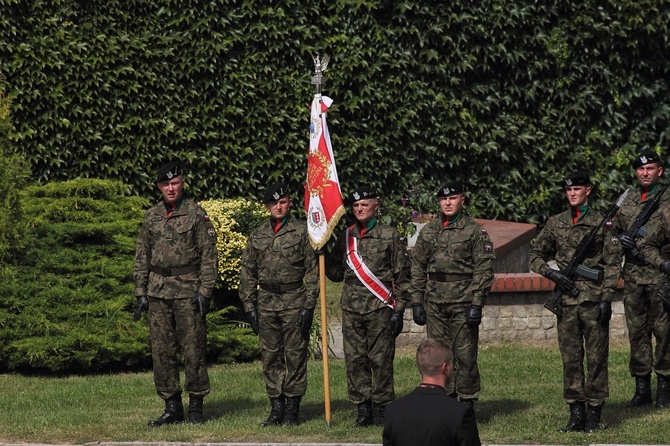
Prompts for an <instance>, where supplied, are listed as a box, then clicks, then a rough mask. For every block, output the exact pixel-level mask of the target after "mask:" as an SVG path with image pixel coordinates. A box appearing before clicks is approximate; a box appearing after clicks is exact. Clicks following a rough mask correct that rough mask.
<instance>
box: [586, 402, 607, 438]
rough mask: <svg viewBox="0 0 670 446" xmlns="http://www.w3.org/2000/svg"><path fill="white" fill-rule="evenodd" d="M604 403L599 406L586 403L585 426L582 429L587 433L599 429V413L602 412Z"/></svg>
mask: <svg viewBox="0 0 670 446" xmlns="http://www.w3.org/2000/svg"><path fill="white" fill-rule="evenodd" d="M603 406H604V404H601V405H600V406H591V405H590V404H587V405H586V426H585V428H584V430H585V431H586V432H587V433H589V434H590V433H591V432H595V431H597V430H598V429H600V414H601V413H602V410H603Z"/></svg>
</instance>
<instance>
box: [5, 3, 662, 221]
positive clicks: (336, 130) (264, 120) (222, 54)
mask: <svg viewBox="0 0 670 446" xmlns="http://www.w3.org/2000/svg"><path fill="white" fill-rule="evenodd" d="M668 23H670V1H668V0H659V1H651V0H650V1H628V0H611V1H596V0H580V1H561V2H535V1H530V0H509V1H505V0H484V1H479V2H470V1H458V0H455V1H449V2H444V1H442V0H404V1H397V0H382V1H366V0H339V1H325V0H315V1H303V0H282V1H271V0H270V1H260V0H257V1H252V0H237V1H227V0H211V1H204V0H200V1H198V0H194V1H189V2H182V1H176V0H104V1H103V0H87V1H83V0H78V1H75V0H0V36H2V37H0V70H2V71H3V72H4V73H5V75H6V78H7V92H8V95H9V96H10V97H11V98H12V101H13V124H14V128H13V130H12V131H11V141H12V143H13V145H14V147H15V148H17V149H19V150H21V151H23V152H24V153H25V155H26V158H27V159H28V161H29V162H30V164H31V166H32V170H33V173H34V176H35V179H36V180H38V181H40V182H47V181H52V180H64V179H71V178H75V177H93V178H111V179H116V180H121V181H123V182H124V183H127V184H129V185H130V186H131V187H132V188H133V189H134V190H135V192H136V193H139V194H142V195H145V196H149V195H153V194H154V193H153V191H152V184H151V181H152V180H153V173H154V171H155V170H156V168H157V167H158V166H159V165H160V164H162V163H163V162H165V161H167V160H168V159H171V158H180V159H182V160H184V161H185V163H186V164H187V168H188V169H189V171H190V172H189V176H190V181H189V182H190V191H191V193H192V194H194V195H196V197H197V198H198V199H207V198H220V197H236V196H240V197H249V198H254V199H257V198H258V196H259V194H260V193H261V192H262V190H264V188H265V186H266V185H267V184H268V183H270V182H274V181H276V180H278V179H285V180H287V181H289V182H290V184H291V186H292V187H293V188H294V189H295V190H296V191H299V190H301V188H302V184H303V182H304V179H305V178H304V176H305V170H306V159H305V153H306V151H307V145H308V141H307V139H308V121H309V109H308V108H309V103H310V101H311V98H312V96H313V94H314V87H313V86H312V85H310V76H311V74H312V71H313V62H312V56H313V55H315V54H322V53H323V52H327V53H329V54H330V55H331V59H332V60H331V63H330V66H329V67H328V69H327V71H326V72H325V74H326V77H327V78H328V81H327V83H326V85H325V86H324V88H323V92H324V94H327V95H328V96H330V97H332V98H333V99H334V101H335V102H334V105H333V107H332V108H331V111H330V112H329V125H330V131H331V137H332V141H333V147H334V150H335V155H336V161H337V167H338V172H339V175H340V180H341V182H342V185H343V190H344V191H345V192H347V191H350V190H351V189H352V188H353V187H356V186H357V185H358V184H360V183H363V182H365V183H372V184H373V185H374V186H377V187H379V188H380V189H381V190H382V191H383V193H384V195H386V196H387V197H391V198H393V199H397V198H399V197H401V196H404V195H407V191H408V190H409V189H411V188H412V187H415V186H416V183H417V182H421V183H422V185H423V186H425V187H427V188H429V189H431V188H432V189H437V187H438V186H439V185H440V184H441V183H443V182H445V181H447V180H452V179H459V180H464V181H467V182H468V183H469V184H470V188H471V190H472V200H471V204H470V211H471V213H472V214H474V215H476V216H479V217H484V218H499V219H510V220H516V221H528V222H542V221H544V219H545V218H546V216H547V215H550V214H553V213H555V212H557V211H558V210H559V209H560V208H561V207H562V206H563V197H562V196H561V194H560V193H558V186H557V185H556V182H557V180H558V179H559V178H561V176H562V175H563V174H565V173H566V172H567V171H569V170H574V169H577V168H587V169H590V170H592V171H593V172H594V177H595V179H596V181H597V183H598V186H599V192H600V197H601V199H606V200H611V199H612V198H613V197H614V196H616V195H618V194H619V193H620V191H621V190H623V189H624V188H625V187H627V186H628V185H629V184H632V183H633V176H632V172H631V169H630V158H631V157H632V156H633V155H634V154H635V153H637V152H638V151H639V150H640V149H641V148H642V147H647V148H656V149H657V150H661V151H663V153H664V156H665V155H667V151H668V140H669V138H670V135H669V134H668V128H669V125H670V124H669V123H670V94H669V88H670V82H669V81H670V59H669V51H670V50H669V49H668V48H670V45H669V42H668V35H669V31H668ZM299 195H300V194H299Z"/></svg>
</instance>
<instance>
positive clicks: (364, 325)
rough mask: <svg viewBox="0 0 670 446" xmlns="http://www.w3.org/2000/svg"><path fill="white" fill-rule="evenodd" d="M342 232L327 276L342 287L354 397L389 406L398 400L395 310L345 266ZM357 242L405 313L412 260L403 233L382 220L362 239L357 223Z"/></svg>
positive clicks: (329, 259) (349, 378) (346, 352)
mask: <svg viewBox="0 0 670 446" xmlns="http://www.w3.org/2000/svg"><path fill="white" fill-rule="evenodd" d="M345 234H346V232H342V234H340V236H339V237H338V239H337V242H336V244H335V247H334V248H333V250H332V251H331V252H330V253H329V254H328V256H327V262H326V274H327V276H328V278H329V279H330V280H332V281H333V282H341V281H343V280H344V287H343V288H342V298H341V307H342V335H343V340H344V341H343V344H344V345H343V347H344V359H345V364H346V369H347V389H348V392H349V400H350V401H351V402H352V403H354V404H362V403H364V402H366V401H368V400H371V401H372V402H373V403H374V404H375V405H380V406H382V405H384V404H386V403H388V402H390V401H393V400H394V399H395V391H394V388H393V359H394V357H395V337H394V336H393V333H392V331H391V328H390V326H389V321H390V318H391V314H392V313H393V312H392V311H391V310H390V309H389V308H388V307H387V306H386V305H385V304H384V303H383V302H382V301H381V300H380V299H379V298H377V297H376V296H374V295H373V294H372V293H371V292H370V291H369V290H368V289H367V288H366V287H365V285H363V283H362V282H360V281H359V280H358V277H357V276H356V274H355V273H354V271H353V270H352V269H351V268H349V267H348V266H347V264H346V256H347V248H346V244H347V240H346V236H345ZM350 234H351V235H352V236H353V237H355V238H356V239H358V240H357V242H358V253H359V254H360V255H361V257H362V259H363V263H365V265H366V266H367V267H368V268H369V269H370V271H371V272H372V274H374V275H375V276H376V277H377V278H378V279H379V280H380V281H381V282H383V283H384V285H386V287H387V288H388V289H390V290H391V289H392V290H393V296H394V298H395V301H396V306H395V311H396V312H398V313H401V314H402V313H403V312H404V311H405V306H406V303H407V288H408V286H409V277H408V274H409V264H408V260H407V249H406V247H405V244H404V242H402V241H401V240H400V234H399V233H398V231H397V230H395V229H394V228H392V227H391V226H389V225H386V224H384V223H382V222H381V221H377V222H376V223H375V224H374V227H372V228H371V229H368V230H367V232H365V233H364V235H363V236H362V237H361V235H360V234H361V231H360V229H359V226H358V225H354V226H352V227H351V228H350Z"/></svg>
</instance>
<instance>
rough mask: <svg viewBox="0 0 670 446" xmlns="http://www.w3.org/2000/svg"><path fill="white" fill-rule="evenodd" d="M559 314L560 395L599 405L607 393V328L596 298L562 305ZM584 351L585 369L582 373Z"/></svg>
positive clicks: (574, 400)
mask: <svg viewBox="0 0 670 446" xmlns="http://www.w3.org/2000/svg"><path fill="white" fill-rule="evenodd" d="M562 310H563V312H562V315H561V316H560V317H559V318H558V347H559V349H560V351H561V359H562V360H563V398H564V399H565V401H566V402H567V403H568V404H572V403H575V402H578V401H586V402H588V403H589V404H590V405H592V406H599V405H601V404H602V403H604V401H605V398H607V397H608V396H609V383H608V375H607V360H608V355H609V328H602V327H601V326H600V323H599V322H598V320H596V314H597V312H598V303H597V302H582V303H581V304H579V305H563V307H562ZM584 353H586V370H587V374H586V375H585V373H584Z"/></svg>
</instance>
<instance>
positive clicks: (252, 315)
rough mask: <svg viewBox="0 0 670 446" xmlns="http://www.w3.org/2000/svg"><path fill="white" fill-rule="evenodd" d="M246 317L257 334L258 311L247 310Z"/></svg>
mask: <svg viewBox="0 0 670 446" xmlns="http://www.w3.org/2000/svg"><path fill="white" fill-rule="evenodd" d="M246 317H247V321H249V325H251V329H252V330H253V331H254V334H258V312H257V311H256V310H251V311H247V313H246Z"/></svg>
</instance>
